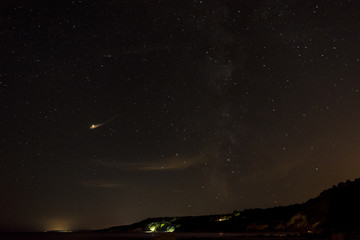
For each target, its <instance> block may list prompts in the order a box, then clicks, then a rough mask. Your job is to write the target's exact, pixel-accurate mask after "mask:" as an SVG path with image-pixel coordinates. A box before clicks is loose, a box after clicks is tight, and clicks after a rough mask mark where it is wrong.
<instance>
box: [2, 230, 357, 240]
mask: <svg viewBox="0 0 360 240" xmlns="http://www.w3.org/2000/svg"><path fill="white" fill-rule="evenodd" d="M70 239H71V240H115V239H117V240H181V239H184V240H206V239H210V240H214V239H217V240H236V239H238V240H317V239H319V240H325V239H331V240H353V239H354V240H355V239H360V235H349V234H342V233H336V234H332V235H329V236H316V235H303V234H294V233H291V234H287V233H281V234H279V233H268V234H261V235H259V234H258V233H253V234H252V233H103V232H76V233H68V232H67V233H62V232H61V233H60V232H42V233H39V232H37V233H0V240H70Z"/></svg>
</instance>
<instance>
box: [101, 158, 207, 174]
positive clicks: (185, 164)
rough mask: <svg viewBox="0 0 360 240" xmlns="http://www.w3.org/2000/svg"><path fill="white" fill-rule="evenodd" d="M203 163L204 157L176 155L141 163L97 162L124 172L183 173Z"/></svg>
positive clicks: (103, 160) (102, 160) (104, 160)
mask: <svg viewBox="0 0 360 240" xmlns="http://www.w3.org/2000/svg"><path fill="white" fill-rule="evenodd" d="M203 161H204V156H203V155H197V156H192V157H186V156H179V155H176V156H174V157H170V158H165V159H160V160H156V161H150V162H141V163H129V162H120V161H114V160H106V159H100V160H96V162H97V163H98V164H99V165H101V166H106V167H114V168H117V169H120V170H123V171H181V170H186V169H189V168H193V167H197V166H200V165H201V164H202V162H203Z"/></svg>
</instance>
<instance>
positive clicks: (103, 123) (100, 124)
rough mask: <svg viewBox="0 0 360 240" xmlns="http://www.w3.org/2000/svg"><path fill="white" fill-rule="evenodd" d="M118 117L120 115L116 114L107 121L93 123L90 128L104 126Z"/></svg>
mask: <svg viewBox="0 0 360 240" xmlns="http://www.w3.org/2000/svg"><path fill="white" fill-rule="evenodd" d="M118 117H119V115H115V116H114V117H112V118H110V119H109V120H107V121H105V122H102V123H98V124H92V125H91V126H90V128H89V129H95V128H98V127H101V126H104V125H106V124H108V123H110V122H111V121H113V120H115V119H116V118H118Z"/></svg>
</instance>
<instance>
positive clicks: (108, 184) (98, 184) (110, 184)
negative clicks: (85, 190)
mask: <svg viewBox="0 0 360 240" xmlns="http://www.w3.org/2000/svg"><path fill="white" fill-rule="evenodd" d="M81 185H83V186H84V187H91V188H124V187H126V186H127V185H125V184H121V183H118V182H114V181H101V180H100V181H82V182H81Z"/></svg>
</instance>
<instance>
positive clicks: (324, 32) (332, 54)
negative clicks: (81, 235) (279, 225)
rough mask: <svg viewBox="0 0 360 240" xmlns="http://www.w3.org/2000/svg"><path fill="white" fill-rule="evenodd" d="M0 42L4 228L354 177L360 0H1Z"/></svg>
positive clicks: (234, 203) (357, 170)
mask: <svg viewBox="0 0 360 240" xmlns="http://www.w3.org/2000/svg"><path fill="white" fill-rule="evenodd" d="M0 56H1V58H0V64H1V65H0V103H1V104H0V114H1V115H0V116H1V117H0V121H1V122H0V123H1V128H0V129H1V130H0V142H1V145H0V154H1V155H0V214H1V217H0V231H7V230H12V231H13V230H16V231H20V230H21V231H25V230H26V231H27V230H39V231H40V230H41V231H43V230H51V229H57V230H61V229H62V230H64V229H98V228H105V227H110V226H116V225H123V224H130V223H133V222H136V221H139V220H142V219H145V218H148V217H158V216H183V215H205V214H218V213H231V212H233V211H234V210H242V209H245V208H254V207H261V208H265V207H273V206H279V205H287V204H292V203H301V202H304V201H306V200H308V199H309V198H311V197H316V196H317V195H318V194H319V193H320V192H321V191H322V190H324V189H326V188H329V187H331V186H332V185H335V184H337V183H338V182H339V181H345V180H347V179H350V180H353V179H354V178H356V177H360V160H359V157H360V145H359V144H360V1H355V0H352V1H351V0H318V1H313V0H309V1H303V0H291V1H290V0H289V1H285V0H266V1H265V0H264V1H261V0H259V1H250V0H237V1H236V0H221V1H220V0H218V1H215V0H213V1H206V0H193V1H190V0H178V1H175V0H171V1H170V0H161V1H160V0H159V1H153V0H148V1H145V0H143V1H140V0H117V1H116V0H113V1H111V0H109V1H85V0H83V1H80V0H76V1H75V0H74V1H28V0H23V1H20V0H19V1H12V0H11V1H5V0H4V1H1V3H0ZM92 125H94V126H93V127H92Z"/></svg>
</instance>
